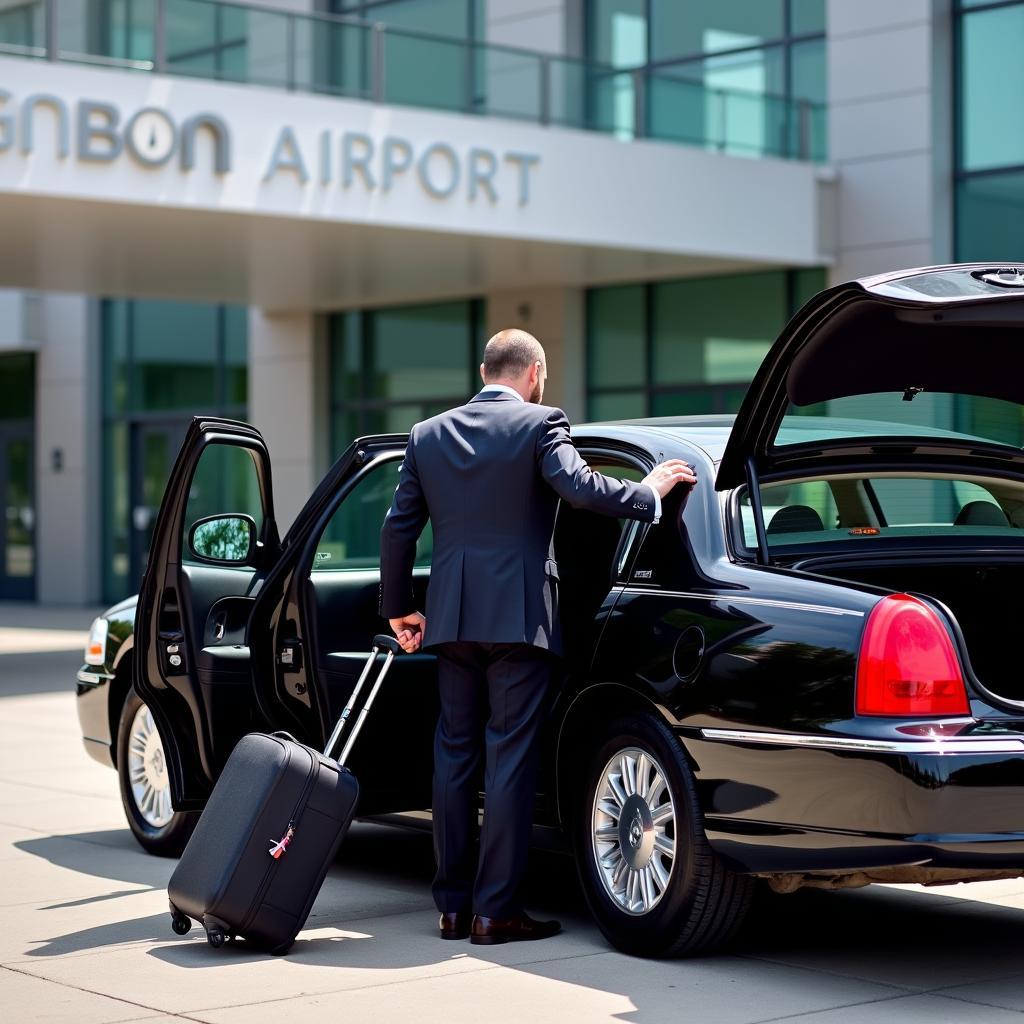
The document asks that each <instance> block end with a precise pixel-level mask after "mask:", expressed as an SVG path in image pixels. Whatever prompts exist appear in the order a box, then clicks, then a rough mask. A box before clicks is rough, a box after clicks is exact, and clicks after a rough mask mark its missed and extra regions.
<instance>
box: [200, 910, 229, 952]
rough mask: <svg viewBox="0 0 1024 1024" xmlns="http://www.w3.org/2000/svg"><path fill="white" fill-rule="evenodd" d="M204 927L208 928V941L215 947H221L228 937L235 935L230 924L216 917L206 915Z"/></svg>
mask: <svg viewBox="0 0 1024 1024" xmlns="http://www.w3.org/2000/svg"><path fill="white" fill-rule="evenodd" d="M203 927H204V928H205V929H206V941H207V942H208V943H209V944H210V945H211V946H213V948H214V949H220V947H221V946H223V945H224V943H225V942H227V941H228V939H233V938H234V937H235V936H234V933H233V932H230V931H229V930H228V925H227V924H226V923H225V922H224V921H221V920H220V919H219V918H216V917H211V916H207V917H204V918H203Z"/></svg>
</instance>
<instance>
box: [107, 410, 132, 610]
mask: <svg viewBox="0 0 1024 1024" xmlns="http://www.w3.org/2000/svg"><path fill="white" fill-rule="evenodd" d="M128 466H129V457H128V424H127V423H108V424H107V425H106V427H105V428H104V431H103V551H104V559H103V571H104V576H103V590H104V594H105V595H106V597H107V599H108V600H110V601H116V600H118V599H120V598H122V597H124V596H125V594H126V593H128V592H129V591H128V573H129V563H130V559H131V554H130V535H129V532H128V505H129V498H128Z"/></svg>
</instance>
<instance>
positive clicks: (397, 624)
mask: <svg viewBox="0 0 1024 1024" xmlns="http://www.w3.org/2000/svg"><path fill="white" fill-rule="evenodd" d="M388 622H389V623H390V625H391V629H392V632H394V634H395V636H396V638H397V639H398V643H399V645H400V646H401V648H402V650H403V651H405V653H406V654H413V653H415V652H416V651H418V650H419V649H420V645H421V644H422V643H423V629H424V627H425V626H426V624H427V620H426V619H425V618H424V617H423V616H422V615H420V613H419V612H409V614H408V615H403V616H402V617H401V618H400V619H388Z"/></svg>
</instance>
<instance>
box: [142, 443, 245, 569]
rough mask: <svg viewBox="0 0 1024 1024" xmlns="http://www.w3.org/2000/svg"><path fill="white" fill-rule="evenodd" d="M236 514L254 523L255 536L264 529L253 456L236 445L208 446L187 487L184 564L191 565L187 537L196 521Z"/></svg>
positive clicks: (183, 539)
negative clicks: (250, 519) (246, 516)
mask: <svg viewBox="0 0 1024 1024" xmlns="http://www.w3.org/2000/svg"><path fill="white" fill-rule="evenodd" d="M160 497H162V494H161V495H160V496H159V497H157V504H159V498H160ZM239 512H240V513H244V514H246V515H250V516H252V517H253V519H255V520H256V535H257V536H259V534H260V531H261V530H262V528H263V503H262V501H261V499H260V487H259V476H258V475H257V472H256V463H255V461H254V460H253V457H252V454H251V453H250V452H249V450H248V449H247V448H239V447H238V446H237V445H229V444H211V445H208V446H207V447H206V448H204V449H203V453H202V455H200V457H199V462H198V464H197V465H196V469H195V473H194V474H193V476H192V483H191V486H190V487H189V492H188V503H187V505H186V506H185V524H184V536H183V537H182V559H183V561H186V562H191V561H194V560H193V559H192V557H191V555H190V553H189V548H188V534H189V530H190V529H191V528H192V525H193V524H194V523H195V522H196V521H197V520H199V519H203V518H205V517H206V516H216V515H229V514H231V513H239Z"/></svg>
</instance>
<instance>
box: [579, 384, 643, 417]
mask: <svg viewBox="0 0 1024 1024" xmlns="http://www.w3.org/2000/svg"><path fill="white" fill-rule="evenodd" d="M587 415H588V417H589V419H591V420H593V421H595V422H600V421H603V420H635V419H639V418H640V417H641V416H646V415H647V403H646V401H645V400H644V393H643V392H642V391H621V392H614V393H612V394H606V395H602V394H600V393H597V394H592V395H591V396H590V398H589V399H588V401H587Z"/></svg>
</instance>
